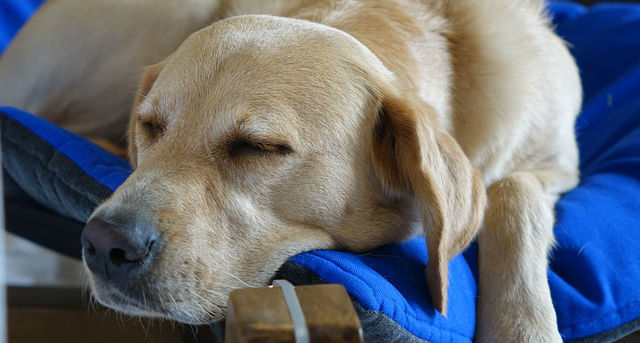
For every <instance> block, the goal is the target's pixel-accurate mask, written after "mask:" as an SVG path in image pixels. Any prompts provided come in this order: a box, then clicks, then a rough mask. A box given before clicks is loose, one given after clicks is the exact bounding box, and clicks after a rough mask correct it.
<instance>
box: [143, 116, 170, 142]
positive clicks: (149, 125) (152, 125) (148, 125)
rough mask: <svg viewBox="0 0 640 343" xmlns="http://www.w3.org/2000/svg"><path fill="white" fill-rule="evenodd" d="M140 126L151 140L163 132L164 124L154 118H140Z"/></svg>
mask: <svg viewBox="0 0 640 343" xmlns="http://www.w3.org/2000/svg"><path fill="white" fill-rule="evenodd" d="M140 127H141V128H142V130H143V131H144V133H145V134H146V135H147V136H148V137H149V138H151V139H152V140H154V139H156V138H158V137H160V136H161V135H162V133H164V128H165V126H164V124H162V123H159V122H157V121H155V120H141V121H140Z"/></svg>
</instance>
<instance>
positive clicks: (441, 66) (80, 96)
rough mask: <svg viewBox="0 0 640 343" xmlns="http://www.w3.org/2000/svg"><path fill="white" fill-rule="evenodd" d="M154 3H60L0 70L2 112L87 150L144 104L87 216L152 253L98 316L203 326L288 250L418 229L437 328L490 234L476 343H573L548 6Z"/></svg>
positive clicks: (558, 101)
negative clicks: (6, 108) (131, 222)
mask: <svg viewBox="0 0 640 343" xmlns="http://www.w3.org/2000/svg"><path fill="white" fill-rule="evenodd" d="M151 2H152V1H150V0H140V1H138V2H130V1H117V2H116V1H114V2H113V3H111V2H110V3H109V6H107V7H108V8H105V7H104V6H103V5H100V3H101V2H100V1H88V0H82V1H80V0H75V1H74V0H57V1H54V2H52V3H50V4H48V5H47V6H46V7H45V8H44V9H43V10H41V11H40V12H39V14H38V15H37V16H36V17H35V18H34V20H33V21H31V22H30V23H29V24H28V25H27V27H26V28H25V29H24V30H23V31H22V33H21V34H20V35H19V36H18V38H17V40H16V41H15V42H14V44H13V45H12V46H11V47H10V48H9V50H8V51H7V52H6V54H5V55H4V56H3V57H2V60H0V77H1V78H0V80H2V83H3V92H2V93H1V94H0V101H1V102H3V103H4V104H9V105H17V106H21V107H23V108H26V109H29V110H31V111H34V112H36V113H38V114H40V115H42V116H45V117H48V118H51V119H53V120H55V121H57V122H58V123H60V124H62V125H65V126H66V127H68V128H70V129H72V130H76V131H77V132H80V133H82V134H85V135H89V136H91V137H92V138H97V139H112V140H113V139H115V138H117V137H118V135H119V134H121V133H124V132H125V126H124V125H125V124H124V122H125V121H126V120H127V119H126V118H127V117H129V114H128V110H127V108H128V107H129V105H131V104H133V111H132V113H131V116H130V125H129V137H130V140H129V154H130V158H131V160H132V162H133V163H134V164H136V165H137V168H136V170H135V172H134V173H133V174H132V175H131V177H130V178H129V179H128V180H127V181H126V182H125V183H124V184H123V185H122V186H121V187H120V188H119V189H118V190H117V191H116V192H115V193H114V195H113V196H112V197H111V198H110V199H109V200H107V201H106V202H105V203H104V204H103V205H102V206H100V207H99V208H98V209H97V210H96V211H95V213H94V215H93V216H94V217H100V218H102V219H103V220H107V221H110V220H112V221H115V220H116V219H117V218H145V219H144V220H147V221H150V222H152V223H153V225H154V226H155V227H156V228H157V230H159V231H160V232H161V234H162V251H161V253H160V254H159V255H158V257H157V258H156V259H155V260H154V265H153V269H152V272H150V273H148V275H147V276H146V277H145V280H140V281H137V283H136V284H135V285H123V287H121V288H117V287H113V286H107V285H105V284H104V283H102V282H101V281H100V280H98V279H95V278H93V277H92V276H91V275H90V274H89V279H90V281H91V286H92V289H93V292H94V295H95V296H96V297H97V299H98V300H99V301H101V302H102V303H104V304H106V305H107V306H111V307H114V308H116V309H119V310H122V311H125V312H129V313H133V314H140V315H147V316H162V317H169V318H173V319H176V320H180V321H184V322H190V323H202V322H208V321H212V320H216V319H219V318H221V317H223V316H224V309H225V303H226V298H227V295H228V293H229V292H230V291H231V290H233V289H235V288H238V287H244V286H247V284H249V285H263V284H265V283H267V282H268V281H269V279H270V278H271V277H272V276H273V274H274V272H275V271H276V269H277V268H278V267H279V266H280V265H281V264H282V263H283V262H284V261H285V260H286V259H287V258H288V257H290V256H292V255H294V254H296V253H299V252H302V251H306V250H309V249H315V248H337V249H346V250H351V251H356V252H359V251H366V250H368V249H371V248H374V247H376V246H379V245H382V244H385V243H388V242H391V241H397V240H402V239H406V238H408V237H411V236H413V235H415V234H417V233H419V232H424V233H425V234H426V237H427V239H426V241H427V244H428V248H429V263H428V265H427V267H426V278H427V282H428V285H429V289H430V293H431V296H432V299H433V300H434V305H435V306H436V308H437V309H438V310H440V311H441V312H442V313H446V304H447V289H448V273H447V262H448V261H449V260H450V259H451V258H452V257H453V256H455V255H456V254H457V253H459V252H460V251H461V250H462V249H464V248H465V247H466V246H467V244H468V243H469V242H470V241H471V240H472V239H473V238H474V236H475V235H476V233H477V232H478V231H479V235H478V242H479V268H480V270H479V297H478V309H477V312H478V313H477V314H478V315H477V323H478V324H477V333H476V341H478V342H559V341H561V337H560V335H559V333H558V329H557V325H556V317H555V312H554V309H553V306H552V303H551V298H550V291H549V286H548V281H547V277H546V268H547V253H548V251H549V249H550V246H551V245H552V242H553V232H552V228H553V223H554V214H553V206H554V204H555V201H556V200H557V199H558V196H559V195H560V194H561V193H562V192H565V191H567V190H569V189H571V188H572V187H574V186H575V185H576V183H577V181H578V170H577V163H578V158H577V149H576V144H575V139H574V132H573V124H574V120H575V117H576V115H577V113H578V111H579V108H580V103H581V88H580V82H579V78H578V73H577V70H576V67H575V63H574V61H573V59H572V57H571V56H570V54H569V53H568V51H567V49H566V47H565V46H564V44H563V42H562V41H561V40H560V39H559V38H558V37H557V36H555V34H554V33H553V32H552V30H551V29H550V27H549V23H548V19H547V18H546V16H545V14H544V12H543V3H542V1H535V0H521V1H511V0H491V1H488V0H483V1H480V0H438V1H436V0H433V1H427V0H424V1H418V0H415V1H414V0H352V1H347V0H344V1H340V0H323V1H271V2H267V1H230V2H228V3H227V2H222V3H218V2H217V1H205V0H200V1H195V0H192V1H177V0H175V1H170V0H164V1H157V0H154V1H153V5H152V4H151ZM134 3H135V4H136V5H133V4H134ZM80 4H83V5H80ZM69 11H76V12H74V13H76V15H73V16H71V19H69V15H67V14H64V13H68V12H69ZM136 11H139V12H136ZM130 13H136V14H135V15H129V14H130ZM247 14H263V15H247ZM264 14H266V15H264ZM160 18H161V19H160ZM216 18H220V19H222V18H229V19H224V20H221V21H217V22H215V23H214V24H213V25H210V26H208V27H206V28H204V29H202V30H200V31H197V32H196V33H194V34H193V35H191V36H190V37H189V38H188V39H186V40H185V41H184V42H182V40H183V38H184V37H186V36H187V35H188V34H189V33H191V32H192V31H195V30H196V29H198V28H200V27H203V26H205V25H206V24H208V23H209V22H210V21H213V20H214V19H216ZM72 20H73V21H72ZM70 22H71V23H73V25H70V24H69V23H70ZM52 27H53V28H52ZM78 27H81V28H82V30H80V29H78ZM43 35H44V38H43ZM53 39H56V40H58V42H57V43H56V44H55V46H53V47H51V50H50V54H49V55H46V54H42V53H40V54H38V53H35V52H38V51H39V50H40V49H46V46H47V45H46V44H48V43H46V42H48V41H51V40H53ZM180 42H182V43H181V44H180ZM107 43H108V44H107ZM178 44H180V46H179V47H178V49H177V50H176V51H175V52H173V53H171V51H172V50H173V48H174V47H176V46H178ZM63 47H72V48H71V49H65V48H63ZM68 50H70V51H73V52H74V53H73V54H71V57H69V53H68V52H67V51H68ZM112 51H113V52H112ZM80 52H82V53H80ZM169 53H171V54H170V55H169ZM167 55H168V56H167ZM165 57H166V58H165ZM163 58H164V60H163V61H162V62H160V60H161V59H163ZM156 62H160V63H157V64H155V65H153V66H151V67H148V68H147V69H146V72H145V74H144V77H142V82H141V87H140V90H139V92H138V96H137V98H134V96H133V93H130V91H131V89H133V88H132V87H133V85H134V83H133V82H132V80H135V79H137V78H139V77H140V72H139V70H140V69H139V68H140V67H141V66H142V65H144V64H152V63H156ZM5 82H6V84H11V85H12V87H11V88H12V89H11V91H4V89H7V87H6V86H4V85H5ZM27 94H28V95H29V97H27V96H26V95H27ZM105 125H107V126H108V127H105ZM238 146H240V147H241V148H240V149H239V148H238ZM125 286H126V287H125ZM125 288H126V289H127V291H126V292H125V291H123V289H125ZM132 288H135V291H132V290H131V289H132ZM142 296H144V299H145V301H144V302H141V301H140V300H139V299H140V298H141V297H142Z"/></svg>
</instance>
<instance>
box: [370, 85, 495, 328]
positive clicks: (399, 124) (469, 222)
mask: <svg viewBox="0 0 640 343" xmlns="http://www.w3.org/2000/svg"><path fill="white" fill-rule="evenodd" d="M372 152H373V161H374V163H373V164H374V168H375V172H376V174H377V175H378V177H379V179H380V180H381V182H382V183H383V184H384V187H385V188H386V189H387V191H388V192H390V193H391V194H394V193H395V194H397V193H398V192H400V193H404V194H412V195H413V196H414V197H415V201H416V203H417V209H418V211H419V213H420V216H421V218H422V224H423V227H424V233H425V236H426V240H427V248H428V251H429V261H428V263H427V267H426V278H427V283H428V287H429V292H430V293H431V297H432V300H433V303H434V306H435V307H436V309H437V310H438V311H439V312H440V313H442V314H444V315H446V311H447V289H448V285H449V281H448V262H449V260H450V259H451V258H453V257H454V256H455V255H456V254H458V253H459V252H460V251H461V250H463V249H464V248H465V247H466V246H467V245H468V244H469V243H470V242H471V240H472V239H473V238H474V236H475V234H476V233H477V231H478V229H479V228H480V225H481V223H482V219H483V214H484V209H485V206H486V194H485V193H486V191H485V188H484V186H483V184H482V180H481V177H480V173H479V172H478V171H477V170H475V169H474V168H473V167H472V166H471V162H470V161H469V160H468V158H467V157H466V155H465V154H464V152H463V151H462V149H461V148H460V146H459V145H458V144H457V143H456V141H455V140H454V139H453V137H451V136H450V135H449V134H448V133H447V132H446V131H445V130H444V129H443V128H441V126H440V125H439V123H438V119H437V117H436V113H435V110H434V109H433V108H432V107H431V106H429V105H428V104H426V103H424V102H423V101H420V100H413V101H412V100H407V99H401V98H400V97H398V96H386V97H384V98H383V100H382V108H381V110H380V111H379V118H378V122H377V124H376V127H375V132H374V139H373V149H372Z"/></svg>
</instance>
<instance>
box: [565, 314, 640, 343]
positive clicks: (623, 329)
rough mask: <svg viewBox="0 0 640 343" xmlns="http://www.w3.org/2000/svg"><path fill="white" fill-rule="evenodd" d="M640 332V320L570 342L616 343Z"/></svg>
mask: <svg viewBox="0 0 640 343" xmlns="http://www.w3.org/2000/svg"><path fill="white" fill-rule="evenodd" d="M638 330H640V319H636V320H632V321H630V322H628V323H625V324H622V325H620V326H618V327H617V328H614V329H611V330H609V331H605V332H601V333H599V334H596V335H593V336H588V337H583V338H579V339H575V340H571V341H568V342H571V343H609V342H615V341H617V340H619V339H621V338H623V337H624V336H627V335H630V334H632V333H634V332H636V331H638Z"/></svg>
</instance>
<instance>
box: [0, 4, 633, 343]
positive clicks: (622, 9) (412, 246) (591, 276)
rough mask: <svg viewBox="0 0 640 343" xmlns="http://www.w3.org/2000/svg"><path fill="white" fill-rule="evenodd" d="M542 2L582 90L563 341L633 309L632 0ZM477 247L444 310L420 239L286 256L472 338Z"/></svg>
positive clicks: (55, 140)
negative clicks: (429, 282) (625, 0)
mask: <svg viewBox="0 0 640 343" xmlns="http://www.w3.org/2000/svg"><path fill="white" fill-rule="evenodd" d="M549 8H550V11H551V13H552V14H553V15H554V21H555V23H556V25H557V27H556V31H557V32H558V33H559V34H560V35H561V36H562V37H564V38H565V39H566V40H567V41H568V42H569V43H571V45H572V48H571V51H572V53H573V54H574V56H575V57H576V60H577V62H578V65H579V68H580V70H581V71H582V80H583V87H584V91H585V101H584V107H583V111H582V114H581V115H580V117H579V118H578V121H577V124H576V130H577V133H578V143H579V147H580V153H581V161H580V162H581V164H580V169H581V172H582V177H581V182H580V185H579V186H578V187H577V188H576V189H574V190H572V191H570V192H569V193H567V194H565V195H564V196H563V197H562V198H561V199H560V201H559V202H558V204H557V206H556V212H557V223H556V226H555V234H556V238H557V241H558V244H557V247H556V249H555V250H554V252H553V253H552V256H551V266H550V269H549V282H550V286H551V292H552V297H553V301H554V305H555V307H556V311H557V314H558V325H559V328H560V332H561V334H562V336H563V338H564V339H565V340H572V339H577V338H581V337H587V336H591V335H595V334H598V333H602V332H606V331H608V330H612V329H614V328H617V327H620V326H621V325H624V324H625V323H629V322H632V321H634V320H637V319H638V318H640V287H638V285H639V284H640V249H638V247H640V215H639V213H640V96H639V95H640V6H638V5H631V4H601V5H596V6H593V7H590V8H585V7H582V6H580V5H577V4H573V3H569V2H553V3H551V4H550V5H549ZM0 111H1V112H4V113H5V114H6V115H7V116H8V117H9V118H10V119H11V120H13V121H16V122H19V123H21V124H22V125H24V126H25V127H27V128H28V129H30V130H32V131H33V132H34V133H35V134H37V135H38V136H39V137H40V138H42V139H44V140H46V141H49V142H50V143H51V144H52V145H53V146H54V147H56V148H58V149H59V151H60V152H62V153H63V154H64V155H65V156H67V157H68V158H69V159H70V160H72V161H73V163H75V164H77V166H78V167H79V168H81V169H82V170H83V171H84V172H86V173H87V174H88V175H91V176H92V177H93V178H94V179H95V180H97V181H98V182H99V183H101V184H102V185H104V186H106V187H107V188H109V189H112V190H113V189H115V188H116V187H117V186H118V185H119V184H120V183H121V182H122V181H123V180H124V179H125V177H126V175H128V173H129V172H130V170H129V168H128V166H127V165H126V164H124V163H123V162H122V161H121V160H118V159H117V158H115V157H113V156H111V155H110V154H109V153H108V152H106V151H104V150H101V149H100V148H98V147H95V146H93V145H92V144H91V143H89V142H87V141H85V140H83V139H82V138H79V137H76V136H74V135H72V134H70V133H68V132H66V131H64V130H62V129H59V128H57V127H55V126H54V125H52V124H49V123H46V122H45V121H43V120H40V119H37V118H35V117H33V116H31V115H29V114H26V113H24V112H20V111H18V110H15V109H7V108H4V109H0ZM476 255H477V250H476V247H475V245H472V246H471V247H470V248H469V249H467V251H466V252H464V254H462V255H460V256H458V257H456V258H455V259H453V260H452V261H451V263H450V280H451V285H450V287H451V288H450V291H449V292H450V293H449V294H450V299H449V314H448V318H444V317H443V316H441V315H440V314H438V313H437V312H435V311H434V309H433V307H432V306H431V304H430V300H429V297H428V291H427V288H426V284H425V281H424V277H423V275H424V274H423V270H424V265H425V264H426V262H427V255H426V251H425V246H424V243H423V239H422V238H416V239H414V240H411V241H409V242H405V243H397V244H390V245H387V246H384V247H381V248H379V249H376V250H374V251H371V252H369V253H366V254H351V253H346V252H337V251H313V252H309V253H304V254H301V255H299V256H296V257H294V258H293V259H292V260H293V261H294V262H295V263H298V264H300V265H302V266H304V267H306V268H308V269H310V270H312V271H313V272H314V273H316V274H317V275H319V276H320V277H321V278H322V279H324V280H325V281H326V282H336V283H341V284H343V285H344V286H345V287H346V289H347V291H348V292H349V293H350V294H351V295H352V296H353V297H354V298H355V299H357V300H358V301H359V303H360V304H361V305H362V306H363V307H364V308H366V309H369V310H374V311H379V312H381V313H384V314H385V315H387V316H388V317H390V318H391V319H393V320H394V321H395V322H397V323H398V324H400V325H401V326H402V327H404V328H405V329H406V330H407V331H408V332H409V333H411V334H413V335H415V336H416V337H418V338H421V339H424V340H428V341H431V342H471V340H472V337H473V334H474V328H475V298H476V294H477V289H476V280H477V261H476Z"/></svg>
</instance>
